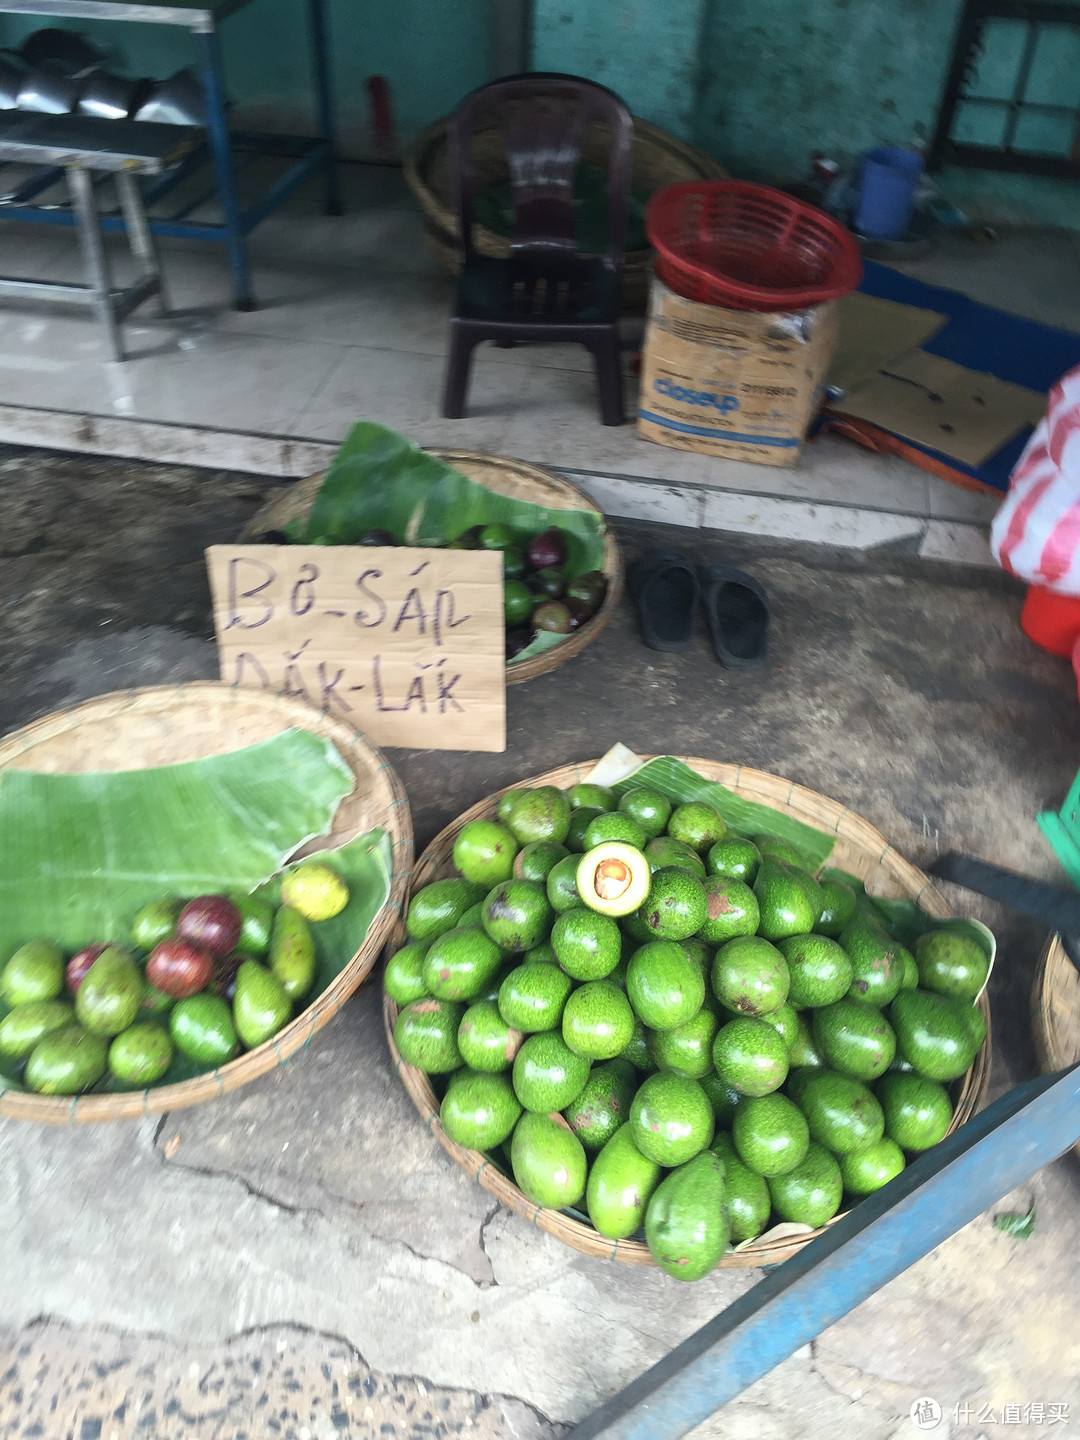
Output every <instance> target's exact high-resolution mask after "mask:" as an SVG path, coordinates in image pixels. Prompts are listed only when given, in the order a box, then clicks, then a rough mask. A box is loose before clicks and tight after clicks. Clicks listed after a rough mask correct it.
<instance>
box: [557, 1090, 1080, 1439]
mask: <svg viewBox="0 0 1080 1440" xmlns="http://www.w3.org/2000/svg"><path fill="white" fill-rule="evenodd" d="M1077 1139H1080V1065H1074V1066H1073V1067H1072V1068H1071V1069H1070V1070H1064V1071H1060V1072H1059V1073H1058V1074H1055V1075H1046V1076H1041V1077H1039V1079H1037V1080H1029V1081H1028V1082H1027V1083H1026V1084H1024V1085H1019V1086H1017V1088H1016V1089H1015V1090H1011V1091H1010V1092H1009V1093H1008V1094H1007V1095H1003V1096H1001V1098H1000V1099H999V1100H996V1101H995V1102H994V1103H993V1105H991V1106H989V1107H988V1108H987V1109H986V1110H984V1111H983V1112H982V1113H981V1114H979V1115H976V1116H975V1117H974V1118H973V1119H971V1120H969V1121H968V1122H967V1124H966V1125H963V1126H962V1127H961V1128H960V1129H959V1130H957V1131H956V1133H955V1134H953V1135H950V1136H949V1137H948V1138H947V1139H945V1140H943V1141H941V1143H940V1144H939V1145H936V1146H935V1147H934V1148H933V1149H932V1150H928V1151H927V1152H926V1153H925V1154H924V1155H921V1156H920V1157H919V1158H918V1159H917V1160H915V1161H913V1162H912V1164H911V1165H909V1166H908V1168H907V1169H906V1170H904V1171H903V1172H902V1173H901V1174H900V1175H898V1176H897V1177H896V1179H895V1180H893V1181H891V1182H890V1183H889V1184H888V1185H886V1186H885V1187H884V1188H883V1189H881V1190H878V1191H877V1192H876V1193H875V1194H873V1195H870V1196H868V1197H867V1198H866V1199H865V1200H863V1201H861V1202H860V1203H859V1204H858V1205H857V1206H856V1207H855V1208H854V1209H853V1210H852V1211H851V1212H850V1213H849V1214H848V1215H846V1216H845V1217H844V1218H843V1219H842V1220H839V1221H837V1223H836V1224H835V1225H832V1226H830V1227H829V1229H828V1231H827V1232H826V1233H825V1234H824V1235H822V1236H820V1237H819V1238H818V1239H817V1240H815V1241H813V1242H812V1243H811V1244H810V1245H808V1246H807V1247H806V1249H805V1250H803V1251H802V1252H801V1254H799V1255H796V1256H795V1257H794V1258H793V1259H791V1260H788V1261H786V1262H785V1263H784V1264H782V1265H778V1266H777V1268H776V1269H775V1270H774V1271H772V1272H771V1273H770V1274H769V1275H767V1276H766V1277H765V1278H764V1279H763V1280H761V1281H759V1282H758V1284H757V1285H755V1286H754V1288H753V1289H752V1290H750V1291H748V1292H747V1293H746V1294H745V1295H743V1296H741V1297H740V1298H739V1299H738V1300H736V1301H735V1303H734V1304H733V1305H730V1306H729V1307H728V1308H727V1309H726V1310H725V1311H723V1312H722V1314H720V1315H717V1316H716V1317H715V1319H713V1320H710V1321H709V1322H708V1324H706V1325H704V1326H702V1328H701V1329H700V1330H698V1331H697V1333H696V1334H694V1335H691V1336H690V1337H689V1339H687V1340H684V1341H683V1343H682V1344H681V1345H678V1346H676V1348H675V1349H674V1350H673V1351H672V1352H671V1354H670V1355H667V1356H665V1358H664V1359H663V1360H661V1361H659V1363H658V1364H656V1365H654V1366H653V1367H652V1368H651V1369H650V1370H647V1371H646V1372H645V1374H644V1375H641V1376H639V1377H638V1379H636V1380H634V1381H632V1382H631V1384H629V1385H628V1386H627V1387H626V1389H625V1390H623V1391H622V1392H621V1393H620V1394H618V1395H616V1396H614V1397H613V1398H612V1399H611V1400H609V1401H607V1402H606V1404H604V1405H602V1406H601V1407H600V1408H599V1409H598V1410H596V1411H594V1413H593V1414H592V1415H590V1416H588V1417H587V1418H586V1419H585V1420H583V1421H582V1422H581V1424H580V1425H578V1426H576V1427H575V1428H574V1429H573V1430H572V1431H571V1432H570V1436H569V1437H568V1440H679V1437H680V1436H683V1435H685V1434H687V1432H688V1431H690V1430H692V1429H693V1428H694V1426H696V1425H699V1424H701V1422H702V1421H704V1420H706V1419H707V1418H708V1417H709V1416H710V1415H712V1414H715V1412H716V1411H717V1410H719V1409H721V1408H722V1407H723V1406H724V1405H726V1404H728V1402H729V1401H731V1400H734V1399H735V1397H736V1396H737V1395H740V1394H741V1393H742V1392H743V1390H745V1389H746V1387H747V1386H748V1385H750V1384H752V1383H753V1382H754V1381H755V1380H759V1379H760V1378H761V1377H762V1376H763V1375H766V1374H768V1372H769V1371H770V1370H772V1369H774V1368H775V1367H776V1366H777V1365H779V1364H780V1362H781V1361H782V1360H785V1359H786V1358H787V1357H788V1356H789V1355H791V1354H792V1353H793V1352H794V1351H795V1350H797V1349H798V1348H799V1346H800V1345H805V1344H806V1343H807V1342H808V1341H810V1340H813V1339H814V1338H815V1337H816V1336H817V1335H820V1334H821V1332H822V1331H823V1330H825V1329H826V1328H827V1327H828V1326H829V1325H831V1324H833V1322H834V1321H836V1320H838V1319H839V1318H840V1317H841V1316H842V1315H846V1314H847V1313H848V1311H849V1310H852V1309H854V1307H855V1306H856V1305H858V1304H859V1303H860V1302H861V1301H863V1300H865V1299H866V1298H867V1297H868V1296H870V1295H873V1294H874V1293H875V1292H876V1291H878V1290H880V1289H881V1288H882V1286H883V1285H886V1284H887V1283H888V1282H889V1281H890V1280H892V1279H893V1278H894V1277H895V1276H897V1275H899V1274H901V1273H902V1272H903V1271H904V1270H907V1269H908V1268H909V1267H910V1266H911V1265H914V1264H915V1262H916V1261H917V1260H920V1259H921V1258H922V1257H923V1256H924V1255H926V1254H928V1253H929V1252H930V1251H931V1250H933V1249H934V1247H935V1246H937V1245H940V1244H941V1242H942V1241H943V1240H946V1239H948V1237H949V1236H950V1235H952V1234H955V1232H956V1231H957V1230H959V1229H960V1228H961V1227H962V1226H964V1225H966V1224H967V1223H968V1222H969V1221H971V1220H974V1219H975V1217H976V1216H978V1215H980V1214H981V1213H982V1212H983V1211H984V1210H985V1209H986V1208H987V1206H989V1205H992V1204H994V1203H995V1201H997V1200H1000V1198H1001V1197H1002V1196H1003V1195H1005V1194H1007V1193H1008V1191H1010V1190H1012V1189H1013V1188H1014V1187H1015V1186H1017V1185H1020V1184H1022V1183H1023V1182H1024V1181H1025V1180H1027V1179H1028V1178H1029V1177H1030V1176H1031V1175H1033V1174H1034V1173H1035V1171H1036V1170H1040V1169H1041V1168H1042V1167H1043V1166H1044V1165H1047V1164H1049V1163H1050V1161H1051V1160H1055V1159H1057V1157H1058V1156H1059V1155H1061V1154H1063V1153H1064V1152H1065V1151H1066V1150H1068V1149H1069V1148H1070V1146H1072V1145H1073V1144H1075V1143H1076V1141H1077Z"/></svg>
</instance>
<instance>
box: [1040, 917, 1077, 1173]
mask: <svg viewBox="0 0 1080 1440" xmlns="http://www.w3.org/2000/svg"><path fill="white" fill-rule="evenodd" d="M1031 1035H1032V1038H1033V1040H1034V1041H1035V1053H1036V1054H1037V1055H1038V1057H1039V1068H1040V1069H1041V1070H1042V1072H1043V1074H1044V1075H1049V1074H1051V1073H1052V1072H1053V1071H1055V1070H1067V1069H1068V1067H1069V1066H1070V1065H1076V1064H1080V975H1078V974H1077V972H1076V969H1075V967H1074V966H1073V963H1072V961H1071V960H1070V959H1069V957H1068V955H1066V954H1065V947H1064V946H1063V945H1062V943H1061V936H1060V935H1051V937H1050V939H1049V940H1047V942H1046V946H1045V948H1044V949H1043V953H1042V955H1041V956H1040V957H1039V964H1038V968H1037V969H1036V971H1035V981H1034V984H1033V985H1032V987H1031ZM1073 1148H1074V1149H1075V1151H1076V1153H1077V1155H1080V1143H1077V1144H1076V1145H1075V1146H1074V1147H1073Z"/></svg>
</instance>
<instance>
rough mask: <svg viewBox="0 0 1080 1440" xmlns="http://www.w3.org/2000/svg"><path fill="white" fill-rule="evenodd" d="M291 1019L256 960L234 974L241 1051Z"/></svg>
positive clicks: (279, 991)
mask: <svg viewBox="0 0 1080 1440" xmlns="http://www.w3.org/2000/svg"><path fill="white" fill-rule="evenodd" d="M84 984H85V982H84ZM79 993H80V994H81V993H82V991H81V990H80V992H79ZM192 998H193V999H194V998H195V997H194V996H193V997H192ZM417 1003H418V1004H420V1005H423V1004H425V1003H427V1002H425V1001H423V1000H420V1001H418V1002H417ZM173 1008H174V1010H175V1008H176V1007H175V1006H174V1007H173ZM291 1016H292V1001H291V1000H290V999H289V997H288V995H286V993H285V990H284V988H283V987H282V984H281V982H280V981H279V980H278V978H277V976H276V975H274V974H273V973H272V972H271V971H270V970H267V969H266V967H265V966H263V965H260V964H259V962H258V960H245V961H244V963H243V964H242V965H241V966H240V969H239V970H238V971H237V972H236V994H235V995H234V996H233V1021H234V1023H235V1025H236V1033H237V1035H239V1037H240V1039H241V1040H242V1041H243V1044H244V1048H245V1049H247V1050H254V1049H255V1047H256V1045H262V1044H264V1043H265V1042H266V1041H267V1040H270V1039H272V1038H273V1037H274V1036H275V1035H276V1034H277V1032H278V1031H279V1030H280V1029H281V1027H282V1026H283V1025H285V1024H287V1023H288V1021H289V1019H290V1017H291Z"/></svg>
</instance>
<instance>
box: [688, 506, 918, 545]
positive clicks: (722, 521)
mask: <svg viewBox="0 0 1080 1440" xmlns="http://www.w3.org/2000/svg"><path fill="white" fill-rule="evenodd" d="M925 523H926V522H925V521H922V520H919V519H917V518H915V517H913V516H908V515H889V514H887V513H886V512H884V511H881V510H860V509H856V508H851V507H848V506H843V505H815V504H812V503H810V502H808V501H805V500H782V499H774V498H773V497H771V496H766V495H739V494H735V493H731V492H726V493H719V492H714V493H712V494H708V495H706V496H705V508H704V515H703V519H702V525H703V526H704V527H705V528H706V529H710V530H735V531H738V532H739V533H741V534H747V535H773V536H775V537H777V538H778V539H784V540H805V541H808V542H809V543H811V544H820V545H843V546H847V547H850V548H852V549H856V550H867V549H870V548H871V547H872V546H875V545H887V544H895V543H896V542H897V541H900V540H906V539H909V538H914V537H916V536H919V535H921V533H922V530H923V527H924V525H925Z"/></svg>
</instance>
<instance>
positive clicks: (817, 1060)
mask: <svg viewBox="0 0 1080 1440" xmlns="http://www.w3.org/2000/svg"><path fill="white" fill-rule="evenodd" d="M788 1059H789V1060H790V1062H791V1068H792V1070H800V1069H808V1068H811V1067H813V1068H814V1069H821V1068H822V1067H823V1066H824V1064H825V1057H824V1055H822V1053H821V1051H820V1050H819V1049H818V1047H817V1042H816V1041H815V1040H814V1032H813V1030H812V1028H811V1026H810V1021H809V1020H808V1019H807V1017H806V1016H805V1015H800V1016H799V1030H798V1034H797V1035H796V1036H795V1038H794V1040H793V1041H792V1042H791V1046H790V1048H789V1050H788Z"/></svg>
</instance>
